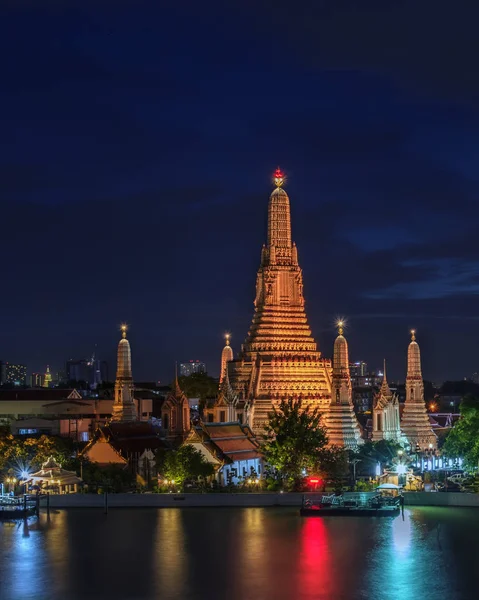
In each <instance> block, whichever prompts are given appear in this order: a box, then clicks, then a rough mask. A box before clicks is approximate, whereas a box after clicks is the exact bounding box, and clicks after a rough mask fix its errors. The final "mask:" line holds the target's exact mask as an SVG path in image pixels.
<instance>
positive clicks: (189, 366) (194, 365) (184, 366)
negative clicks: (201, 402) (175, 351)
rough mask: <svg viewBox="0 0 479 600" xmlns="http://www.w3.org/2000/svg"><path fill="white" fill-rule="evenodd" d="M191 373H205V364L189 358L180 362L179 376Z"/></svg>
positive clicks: (186, 375)
mask: <svg viewBox="0 0 479 600" xmlns="http://www.w3.org/2000/svg"><path fill="white" fill-rule="evenodd" d="M193 373H206V365H205V363H204V362H201V361H200V360H190V361H189V362H182V363H180V375H181V377H188V376H189V375H193Z"/></svg>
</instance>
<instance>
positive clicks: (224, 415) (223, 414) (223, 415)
mask: <svg viewBox="0 0 479 600" xmlns="http://www.w3.org/2000/svg"><path fill="white" fill-rule="evenodd" d="M225 421H226V411H225V410H221V411H220V423H224V422H225Z"/></svg>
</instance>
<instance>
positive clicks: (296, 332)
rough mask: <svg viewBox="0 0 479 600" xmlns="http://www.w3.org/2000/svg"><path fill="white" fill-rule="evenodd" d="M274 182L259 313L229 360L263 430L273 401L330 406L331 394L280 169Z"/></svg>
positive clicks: (254, 425)
mask: <svg viewBox="0 0 479 600" xmlns="http://www.w3.org/2000/svg"><path fill="white" fill-rule="evenodd" d="M273 181H274V184H275V189H274V190H273V192H272V193H271V196H270V199H269V206H268V234H267V244H266V245H264V246H263V249H262V252H261V265H260V267H259V269H258V273H257V277H256V297H255V301H254V306H255V313H254V316H253V321H252V323H251V327H250V330H249V332H248V335H247V338H246V341H245V343H244V344H243V346H242V350H241V352H240V354H239V356H238V358H237V359H236V360H233V361H232V362H230V363H229V375H230V379H231V385H232V388H233V389H234V391H235V392H236V393H237V394H238V396H239V397H240V403H241V402H244V403H245V406H246V405H248V407H249V410H248V419H249V424H250V425H251V427H252V428H253V430H254V431H255V432H257V433H262V432H263V426H264V424H265V422H266V421H267V419H268V415H269V413H270V412H271V411H272V409H273V406H275V405H277V404H278V403H279V402H280V401H281V400H282V399H288V398H293V399H294V398H298V399H299V398H301V399H302V401H303V405H308V404H311V405H314V406H319V405H324V406H327V405H328V404H329V399H330V394H331V387H330V373H329V369H330V361H325V360H324V359H321V354H320V353H319V352H318V349H317V346H316V342H315V340H314V338H313V336H312V335H311V330H310V328H309V325H308V320H307V317H306V312H305V309H304V297H303V275H302V271H301V268H300V267H299V265H298V252H297V248H296V246H295V244H294V243H293V242H292V236H291V215H290V202H289V197H288V194H287V193H286V192H285V190H284V189H283V185H284V182H285V176H284V173H283V172H282V171H281V169H279V168H278V169H277V170H276V172H275V173H274V177H273Z"/></svg>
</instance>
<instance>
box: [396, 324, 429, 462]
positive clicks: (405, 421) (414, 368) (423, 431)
mask: <svg viewBox="0 0 479 600" xmlns="http://www.w3.org/2000/svg"><path fill="white" fill-rule="evenodd" d="M401 429H402V432H403V434H404V436H405V437H406V439H407V442H408V444H409V445H410V447H411V450H412V451H414V449H415V448H418V449H420V450H422V451H424V450H428V449H430V448H431V449H436V448H437V438H436V436H435V434H434V432H433V431H432V427H431V423H430V421H429V416H428V414H427V411H426V403H425V401H424V384H423V380H422V372H421V353H420V351H419V345H418V343H417V342H416V332H415V331H414V329H413V330H412V331H411V343H410V344H409V348H408V351H407V377H406V402H405V403H404V410H403V413H402V418H401Z"/></svg>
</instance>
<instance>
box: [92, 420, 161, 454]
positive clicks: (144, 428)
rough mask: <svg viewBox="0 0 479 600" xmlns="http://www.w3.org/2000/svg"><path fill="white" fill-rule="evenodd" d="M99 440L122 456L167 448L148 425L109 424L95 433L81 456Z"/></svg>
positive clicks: (131, 423)
mask: <svg viewBox="0 0 479 600" xmlns="http://www.w3.org/2000/svg"><path fill="white" fill-rule="evenodd" d="M101 439H103V441H106V442H108V443H109V444H111V445H112V446H113V448H115V450H117V451H118V452H119V453H120V454H122V455H125V454H129V453H132V452H135V453H140V454H142V453H143V452H144V451H145V450H155V449H156V448H160V447H163V448H164V447H169V446H168V444H167V443H166V442H165V441H164V440H162V439H161V438H160V437H159V435H158V434H157V432H156V430H155V428H154V427H153V426H152V425H151V424H150V423H144V422H141V421H136V422H110V423H109V424H108V425H104V426H103V427H99V428H98V429H97V430H96V431H95V435H94V437H93V439H92V440H91V441H90V442H89V443H88V444H87V446H86V447H85V448H84V449H83V451H82V453H81V454H85V453H86V452H87V451H88V449H89V448H90V447H91V446H92V445H93V444H95V443H97V442H98V441H100V440H101Z"/></svg>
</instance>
